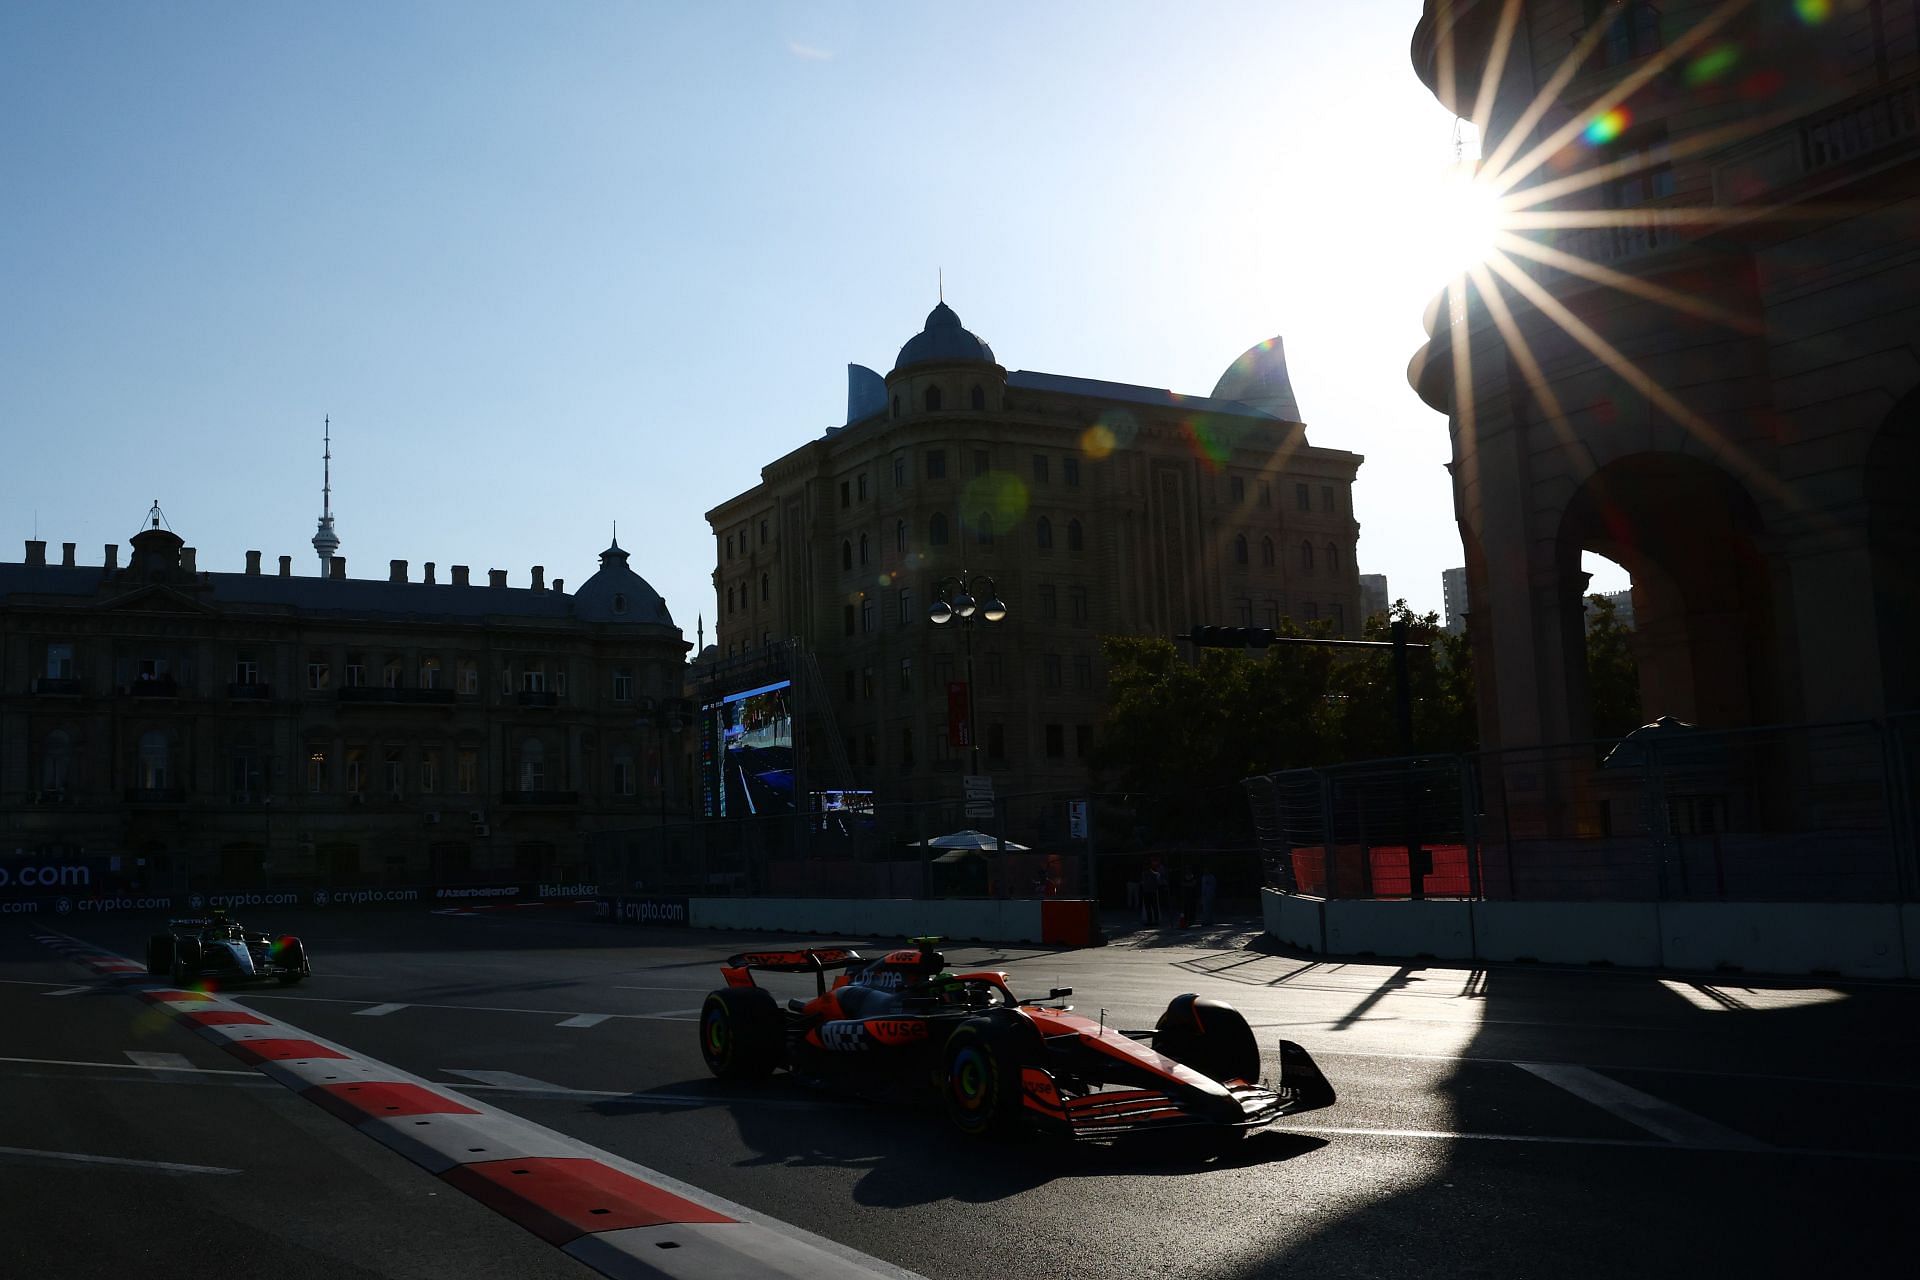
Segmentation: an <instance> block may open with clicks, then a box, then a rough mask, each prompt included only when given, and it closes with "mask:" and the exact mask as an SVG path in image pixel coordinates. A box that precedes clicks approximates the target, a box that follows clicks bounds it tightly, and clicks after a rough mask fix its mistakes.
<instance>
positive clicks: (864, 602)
mask: <svg viewBox="0 0 1920 1280" xmlns="http://www.w3.org/2000/svg"><path fill="white" fill-rule="evenodd" d="M860 630H861V631H862V632H865V633H868V634H871V633H872V631H873V597H872V596H864V597H862V598H861V600H860Z"/></svg>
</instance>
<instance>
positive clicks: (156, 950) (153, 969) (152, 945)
mask: <svg viewBox="0 0 1920 1280" xmlns="http://www.w3.org/2000/svg"><path fill="white" fill-rule="evenodd" d="M147 972H148V973H151V974H158V975H163V976H164V975H168V974H171V973H172V972H173V935H172V934H170V933H156V934H154V935H153V936H152V937H151V938H148V939H147Z"/></svg>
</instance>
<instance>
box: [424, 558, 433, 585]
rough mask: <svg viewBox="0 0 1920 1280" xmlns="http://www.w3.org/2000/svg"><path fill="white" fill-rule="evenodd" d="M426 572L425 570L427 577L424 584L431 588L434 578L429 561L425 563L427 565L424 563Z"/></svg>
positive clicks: (431, 562)
mask: <svg viewBox="0 0 1920 1280" xmlns="http://www.w3.org/2000/svg"><path fill="white" fill-rule="evenodd" d="M426 570H427V577H426V582H427V585H428V586H432V585H433V583H434V576H433V561H431V560H429V561H427V563H426Z"/></svg>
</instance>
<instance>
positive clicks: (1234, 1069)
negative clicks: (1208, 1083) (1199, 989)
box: [1153, 993, 1260, 1084]
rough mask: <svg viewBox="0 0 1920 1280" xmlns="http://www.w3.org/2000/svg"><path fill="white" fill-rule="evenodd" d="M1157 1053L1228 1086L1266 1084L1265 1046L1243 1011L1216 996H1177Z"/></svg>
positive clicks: (1156, 1039) (1159, 1027) (1156, 1032)
mask: <svg viewBox="0 0 1920 1280" xmlns="http://www.w3.org/2000/svg"><path fill="white" fill-rule="evenodd" d="M1153 1051H1154V1052H1155V1053H1158V1054H1164V1055H1165V1056H1166V1057H1169V1058H1172V1059H1173V1060H1174V1061H1175V1062H1177V1063H1179V1064H1180V1065H1181V1066H1183V1067H1191V1068H1193V1069H1194V1070H1195V1071H1198V1072H1199V1073H1200V1074H1201V1075H1203V1076H1207V1077H1208V1078H1210V1079H1213V1080H1218V1081H1220V1082H1221V1083H1223V1084H1224V1083H1225V1082H1226V1081H1228V1080H1244V1081H1246V1082H1247V1083H1248V1084H1258V1083H1260V1043H1259V1041H1257V1040H1255V1039H1254V1038H1253V1028H1252V1027H1249V1026H1248V1025H1247V1020H1246V1019H1245V1018H1243V1017H1242V1016H1240V1011H1239V1010H1238V1009H1236V1008H1234V1007H1233V1006H1232V1005H1230V1004H1228V1003H1227V1002H1226V1001H1224V1000H1215V999H1213V998H1212V997H1211V996H1200V995H1193V994H1191V993H1189V994H1187V995H1184V996H1175V997H1174V998H1173V999H1172V1000H1171V1001H1169V1002H1168V1004H1167V1011H1166V1012H1165V1013H1163V1014H1161V1015H1160V1021H1159V1022H1158V1023H1157V1024H1156V1025H1155V1026H1154V1029H1153Z"/></svg>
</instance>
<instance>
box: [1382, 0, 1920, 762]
mask: <svg viewBox="0 0 1920 1280" xmlns="http://www.w3.org/2000/svg"><path fill="white" fill-rule="evenodd" d="M1917 19H1920V13H1917V12H1916V10H1915V7H1914V6H1913V5H1909V4H1886V5H1881V4H1871V5H1868V4H1853V5H1846V4H1840V5H1824V4H1823V5H1815V4H1801V5H1793V4H1769V5H1758V4H1756V5H1747V6H1739V5H1734V6H1726V5H1714V4H1707V3H1665V4H1661V5H1658V6H1655V5H1652V4H1646V3H1613V4H1600V3H1595V2H1594V0H1585V2H1583V0H1525V2H1524V3H1502V2H1501V0H1427V4H1426V6H1425V12H1424V14H1423V16H1422V18H1421V20H1420V24H1419V26H1418V28H1417V30H1416V32H1415V35H1414V40H1413V62H1414V67H1415V69H1416V71H1417V72H1418V73H1419V75H1420V77H1421V78H1422V79H1423V80H1424V81H1425V82H1426V83H1427V85H1428V86H1429V87H1430V88H1431V89H1432V90H1433V92H1434V93H1435V95H1436V96H1437V97H1438V98H1439V99H1440V100H1441V102H1442V103H1444V104H1446V105H1447V106H1448V107H1449V108H1451V109H1452V110H1454V111H1456V112H1458V113H1460V114H1462V115H1467V114H1471V113H1475V112H1477V113H1478V114H1477V117H1476V118H1475V120H1474V123H1475V124H1476V125H1477V126H1478V129H1479V132H1480V134H1481V137H1482V139H1483V141H1482V148H1481V149H1482V154H1483V157H1484V159H1483V161H1482V164H1481V172H1480V181H1481V182H1482V183H1498V184H1501V185H1502V186H1511V187H1512V193H1511V197H1510V199H1511V207H1510V208H1509V210H1508V213H1507V216H1508V218H1509V219H1510V220H1511V222H1512V223H1514V224H1518V225H1519V226H1520V235H1521V236H1522V238H1523V242H1522V243H1515V242H1514V241H1511V240H1510V241H1508V242H1507V245H1506V250H1505V252H1504V253H1503V254H1499V255H1496V257H1495V259H1494V260H1493V261H1492V262H1491V263H1490V266H1489V269H1487V270H1483V271H1482V272H1480V273H1477V274H1476V275H1475V276H1474V278H1473V279H1472V281H1471V282H1470V283H1469V284H1467V285H1466V287H1464V288H1456V289H1455V290H1452V291H1450V292H1449V294H1448V295H1446V296H1443V297H1442V298H1441V299H1438V300H1436V303H1435V305H1434V306H1433V307H1432V308H1431V309H1430V310H1429V313H1428V314H1429V331H1430V333H1431V335H1432V337H1431V341H1429V342H1428V344H1427V345H1426V347H1424V348H1423V349H1422V350H1421V352H1420V353H1419V354H1418V355H1417V356H1416V357H1415V359H1414V362H1413V367H1412V369H1411V377H1412V381H1413V384H1414V386H1415V387H1416V389H1417V390H1418V391H1419V393H1420V395H1421V396H1422V397H1423V398H1424V399H1425V400H1426V401H1427V403H1428V404H1430V405H1432V406H1433V407H1434V408H1435V409H1438V410H1441V411H1442V412H1445V413H1447V414H1448V418H1449V430H1450V431H1451V433H1452V438H1453V462H1452V464H1451V470H1452V474H1453V484H1454V494H1455V502H1456V510H1457V515H1458V518H1459V524H1460V531H1461V538H1462V542H1463V543H1464V546H1465V551H1466V578H1467V584H1466V592H1465V595H1466V598H1467V599H1468V600H1469V601H1470V602H1471V604H1470V609H1469V614H1468V629H1469V631H1470V632H1471V634H1472V636H1473V640H1474V654H1475V658H1476V662H1477V664H1478V665H1477V675H1478V681H1479V690H1480V699H1481V707H1480V711H1481V725H1482V736H1483V740H1484V744H1485V745H1486V746H1488V747H1498V746H1509V747H1512V746H1525V745H1532V744H1539V743H1553V742H1568V741H1575V740H1580V739H1584V738H1587V737H1590V736H1591V725H1590V722H1589V718H1588V697H1587V691H1586V669H1585V664H1584V660H1583V649H1582V643H1583V638H1582V637H1583V627H1582V608H1581V599H1582V595H1583V593H1584V591H1585V586H1586V578H1585V575H1583V574H1582V572H1581V567H1580V560H1581V555H1582V553H1583V552H1586V551H1591V552H1596V553H1599V554H1601V555H1604V556H1606V557H1608V558H1610V559H1612V560H1614V561H1616V562H1617V563H1619V564H1621V565H1622V566H1624V567H1625V568H1626V569H1627V570H1628V571H1629V572H1630V573H1631V575H1632V580H1633V595H1632V613H1633V615H1634V617H1635V619H1636V632H1635V637H1636V639H1635V643H1636V645H1637V656H1638V659H1639V668H1640V674H1641V686H1642V688H1641V692H1642V704H1643V711H1644V713H1645V715H1646V716H1647V717H1648V718H1651V717H1653V716H1655V715H1659V714H1667V715H1672V716H1674V717H1677V718H1679V719H1681V720H1684V721H1689V722H1695V723H1698V724H1701V725H1706V726H1715V727H1720V726H1751V725H1763V724H1779V723H1795V722H1803V723H1811V722H1821V721H1841V720H1852V719H1858V718H1865V717H1874V716H1880V715H1883V714H1885V713H1888V712H1892V711H1898V710H1914V709H1916V708H1920V664H1916V659H1915V654H1916V652H1920V646H1917V645H1916V644H1915V641H1914V639H1913V637H1914V636H1915V634H1916V624H1920V579H1916V576H1915V574H1916V566H1920V502H1916V500H1915V497H1914V494H1915V492H1916V489H1917V488H1920V163H1916V160H1920V40H1917V38H1916V37H1917V36H1920V30H1917Z"/></svg>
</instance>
